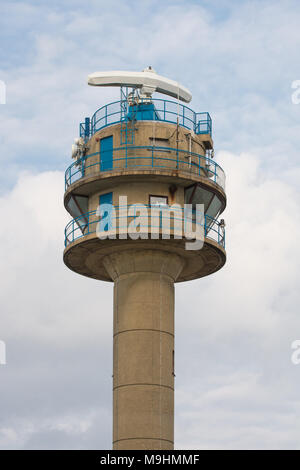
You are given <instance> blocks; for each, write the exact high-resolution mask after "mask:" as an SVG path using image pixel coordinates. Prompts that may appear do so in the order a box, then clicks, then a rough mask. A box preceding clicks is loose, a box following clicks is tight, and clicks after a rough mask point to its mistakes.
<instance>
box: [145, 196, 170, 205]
mask: <svg viewBox="0 0 300 470" xmlns="http://www.w3.org/2000/svg"><path fill="white" fill-rule="evenodd" d="M149 204H150V206H159V207H164V206H167V205H168V197H167V196H151V195H150V196H149Z"/></svg>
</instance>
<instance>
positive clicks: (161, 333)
mask: <svg viewBox="0 0 300 470" xmlns="http://www.w3.org/2000/svg"><path fill="white" fill-rule="evenodd" d="M103 263H104V265H105V267H106V269H107V271H108V273H109V275H110V276H111V278H112V279H113V280H114V283H115V285H114V360H113V364H114V366H113V367H114V374H113V375H114V380H113V395H114V426H113V429H114V431H113V446H114V449H172V448H173V446H174V281H175V280H176V279H177V277H178V275H179V274H180V272H181V270H182V267H183V261H182V260H181V258H180V257H179V256H177V255H176V254H174V253H167V252H163V251H158V250H156V251H154V250H143V251H139V252H135V251H133V250H132V251H126V252H122V253H115V254H112V255H108V256H106V257H105V258H104V259H103Z"/></svg>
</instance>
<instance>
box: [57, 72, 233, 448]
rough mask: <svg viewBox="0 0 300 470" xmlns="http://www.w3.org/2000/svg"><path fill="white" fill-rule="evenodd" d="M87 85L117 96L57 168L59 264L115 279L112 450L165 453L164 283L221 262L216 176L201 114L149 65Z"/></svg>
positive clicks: (170, 358) (169, 422) (168, 363)
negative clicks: (62, 215)
mask: <svg viewBox="0 0 300 470" xmlns="http://www.w3.org/2000/svg"><path fill="white" fill-rule="evenodd" d="M88 83H89V85H92V86H118V87H120V92H121V99H120V100H119V101H116V102H113V103H110V104H106V105H104V106H102V107H101V108H99V109H98V110H97V111H96V112H95V113H94V115H93V116H92V117H91V118H85V120H84V122H83V123H81V124H80V135H79V137H78V138H77V139H76V140H75V144H74V145H73V148H72V156H73V158H74V162H73V163H72V164H71V165H70V166H69V168H68V169H67V170H66V174H65V195H64V204H65V207H66V209H67V211H68V212H69V213H70V215H71V216H72V220H71V221H70V222H69V223H68V225H67V226H66V229H65V250H64V262H65V264H66V265H67V266H68V267H69V268H70V269H72V270H73V271H75V272H77V273H79V274H82V275H84V276H88V277H91V278H94V279H98V280H100V281H109V282H114V320H113V325H114V326H113V448H114V449H119V450H121V449H122V450H123V449H173V447H174V375H175V372H174V283H175V282H183V281H190V280H192V279H197V278H200V277H203V276H207V275H209V274H212V273H214V272H216V271H218V270H219V269H220V268H222V266H223V265H224V264H225V261H226V253H225V228H224V227H225V224H224V220H223V219H221V220H218V217H219V216H220V214H221V213H222V212H223V211H224V209H225V205H226V195H225V175H224V172H223V170H222V168H221V167H220V166H219V165H218V164H217V163H216V162H215V161H214V159H213V140H212V122H211V118H210V115H209V114H208V113H207V112H201V113H196V112H194V111H193V110H192V109H191V108H189V107H187V106H186V105H184V104H182V102H185V103H189V102H190V100H191V98H192V97H191V94H190V92H189V91H188V90H187V89H186V88H185V87H183V86H181V85H179V84H178V83H177V82H174V81H173V80H169V79H166V78H164V77H161V76H159V75H157V74H156V73H155V72H154V70H153V69H152V68H151V67H149V68H147V69H145V70H144V71H143V72H118V71H117V72H116V71H115V72H98V73H94V74H92V75H90V76H89V77H88ZM154 92H158V93H162V94H164V95H168V97H171V98H173V100H169V99H158V98H154V97H153V96H152V95H153V93H154ZM199 207H201V208H202V212H201V217H200V216H199V217H198V215H199ZM187 227H188V228H187ZM193 234H195V236H194V235H193ZM102 314H103V315H104V314H106V315H107V314H108V312H102Z"/></svg>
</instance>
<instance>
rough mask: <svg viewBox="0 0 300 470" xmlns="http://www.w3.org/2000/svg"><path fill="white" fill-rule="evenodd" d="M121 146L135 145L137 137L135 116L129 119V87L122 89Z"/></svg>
mask: <svg viewBox="0 0 300 470" xmlns="http://www.w3.org/2000/svg"><path fill="white" fill-rule="evenodd" d="M124 89H125V91H124ZM120 91H121V101H120V105H121V139H120V144H121V145H126V146H127V145H128V144H129V145H134V141H135V139H134V137H135V121H136V119H135V116H136V110H135V112H134V114H132V115H131V116H130V118H129V117H128V115H129V104H128V87H121V88H120Z"/></svg>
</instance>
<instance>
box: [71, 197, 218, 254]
mask: <svg viewBox="0 0 300 470" xmlns="http://www.w3.org/2000/svg"><path fill="white" fill-rule="evenodd" d="M92 233H97V235H99V238H106V237H107V238H132V239H137V238H154V239H157V238H163V239H168V238H186V239H191V240H192V239H193V238H196V239H200V238H201V236H202V240H204V238H209V239H211V240H214V241H215V242H216V243H218V245H220V246H221V247H222V248H225V226H224V222H223V221H218V220H216V219H213V218H212V217H209V216H208V215H203V213H202V214H201V213H200V211H197V210H191V209H190V208H181V207H180V206H179V205H176V206H173V207H172V206H165V207H163V206H162V207H159V206H150V205H144V204H133V205H131V206H125V205H124V206H114V205H105V206H104V208H102V206H99V208H98V210H95V211H90V212H87V213H86V214H83V215H81V216H80V217H76V218H75V219H72V220H71V221H70V222H69V223H68V224H67V226H66V228H65V246H68V245H69V244H70V243H72V242H74V241H75V240H78V239H80V238H82V237H85V236H86V235H89V234H92ZM149 234H150V236H149Z"/></svg>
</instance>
